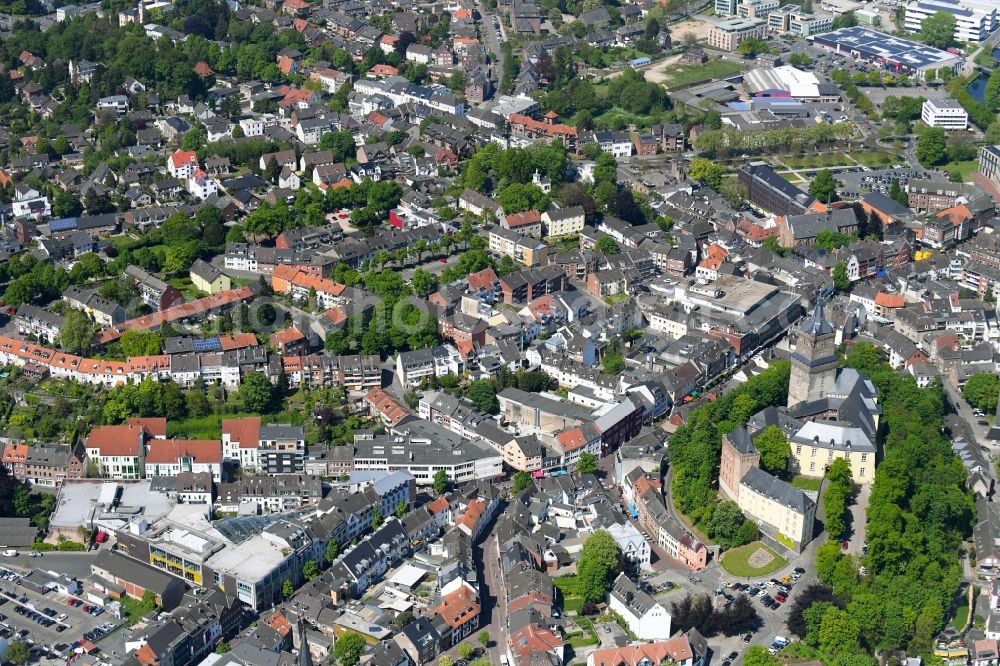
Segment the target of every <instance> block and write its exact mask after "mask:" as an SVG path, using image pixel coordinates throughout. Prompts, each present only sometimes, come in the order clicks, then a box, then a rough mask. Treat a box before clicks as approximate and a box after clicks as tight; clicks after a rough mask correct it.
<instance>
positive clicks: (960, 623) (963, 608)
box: [951, 594, 969, 630]
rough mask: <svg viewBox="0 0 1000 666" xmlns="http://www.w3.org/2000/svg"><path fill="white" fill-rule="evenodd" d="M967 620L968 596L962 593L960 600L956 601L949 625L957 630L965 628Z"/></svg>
mask: <svg viewBox="0 0 1000 666" xmlns="http://www.w3.org/2000/svg"><path fill="white" fill-rule="evenodd" d="M968 621H969V603H968V597H966V596H965V595H964V594H963V595H962V600H961V601H960V602H959V603H958V606H957V607H956V608H955V616H954V617H953V618H952V619H951V625H952V626H953V627H955V628H956V629H958V630H962V629H964V628H965V624H966V622H968Z"/></svg>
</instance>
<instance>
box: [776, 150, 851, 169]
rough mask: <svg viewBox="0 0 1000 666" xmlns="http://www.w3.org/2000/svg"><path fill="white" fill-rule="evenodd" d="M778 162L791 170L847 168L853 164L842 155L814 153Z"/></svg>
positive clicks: (836, 153) (785, 158) (786, 158)
mask: <svg viewBox="0 0 1000 666" xmlns="http://www.w3.org/2000/svg"><path fill="white" fill-rule="evenodd" d="M780 161H781V162H782V163H783V164H787V165H788V166H789V168H791V169H817V168H822V167H831V166H847V165H850V164H853V162H851V158H850V157H848V156H847V155H845V154H844V153H838V152H834V153H814V154H812V155H802V156H801V157H796V156H790V157H781V158H780Z"/></svg>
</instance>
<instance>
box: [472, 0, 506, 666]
mask: <svg viewBox="0 0 1000 666" xmlns="http://www.w3.org/2000/svg"><path fill="white" fill-rule="evenodd" d="M476 6H477V8H478V9H479V35H480V36H481V37H482V38H483V45H484V46H485V47H486V51H487V53H489V54H490V56H491V58H492V60H493V73H494V75H495V78H496V80H497V81H502V80H503V51H501V50H500V39H498V38H497V34H496V30H495V28H494V23H493V17H495V16H496V17H499V16H500V15H499V13H498V12H497V11H496V10H487V9H486V4H485V3H483V2H481V1H480V2H479V3H477V5H476ZM499 23H500V32H501V34H503V31H504V25H503V21H500V22H499ZM497 663H499V662H497Z"/></svg>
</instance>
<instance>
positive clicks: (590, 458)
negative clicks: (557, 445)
mask: <svg viewBox="0 0 1000 666" xmlns="http://www.w3.org/2000/svg"><path fill="white" fill-rule="evenodd" d="M576 471H577V473H579V474H593V473H595V472H596V471H597V456H595V455H594V454H593V453H591V452H589V451H584V452H583V453H581V454H580V459H579V460H578V461H577V463H576Z"/></svg>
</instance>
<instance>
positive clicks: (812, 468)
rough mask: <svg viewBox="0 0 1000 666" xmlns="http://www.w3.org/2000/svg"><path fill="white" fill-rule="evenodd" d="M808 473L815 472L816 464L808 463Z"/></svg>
mask: <svg viewBox="0 0 1000 666" xmlns="http://www.w3.org/2000/svg"><path fill="white" fill-rule="evenodd" d="M809 471H810V472H815V471H816V463H814V462H811V463H809Z"/></svg>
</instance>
